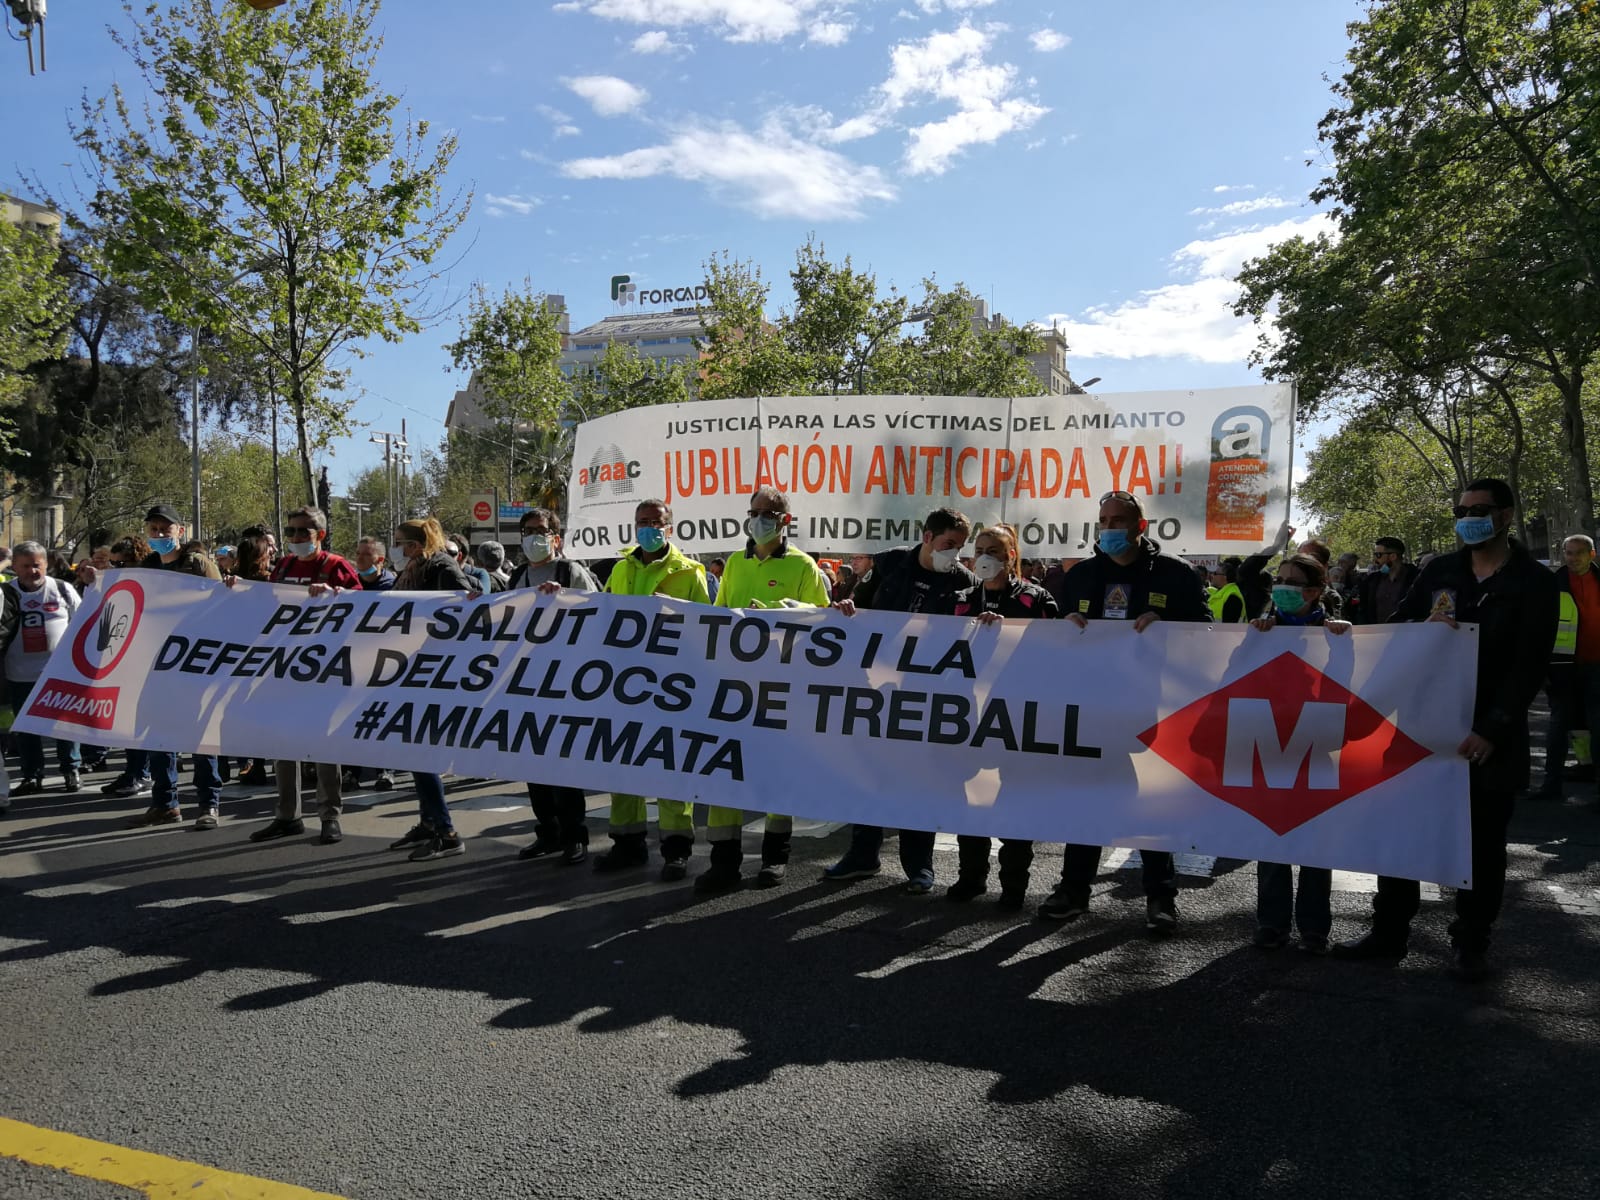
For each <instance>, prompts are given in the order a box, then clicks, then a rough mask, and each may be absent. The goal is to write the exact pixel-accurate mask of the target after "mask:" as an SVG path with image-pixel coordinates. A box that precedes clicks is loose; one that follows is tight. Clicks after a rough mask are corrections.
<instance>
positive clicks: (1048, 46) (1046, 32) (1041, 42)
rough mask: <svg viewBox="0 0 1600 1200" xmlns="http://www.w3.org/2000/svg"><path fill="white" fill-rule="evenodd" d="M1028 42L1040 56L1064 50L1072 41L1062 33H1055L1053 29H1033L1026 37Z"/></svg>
mask: <svg viewBox="0 0 1600 1200" xmlns="http://www.w3.org/2000/svg"><path fill="white" fill-rule="evenodd" d="M1028 40H1029V41H1030V42H1032V43H1033V48H1034V49H1035V50H1037V51H1039V53H1041V54H1050V53H1052V52H1054V51H1056V50H1065V49H1066V48H1067V44H1068V43H1069V42H1071V41H1072V39H1071V38H1069V37H1068V36H1067V35H1066V34H1064V33H1057V32H1056V31H1055V30H1054V29H1035V30H1034V31H1033V32H1032V33H1030V34H1029V35H1028Z"/></svg>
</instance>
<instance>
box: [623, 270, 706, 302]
mask: <svg viewBox="0 0 1600 1200" xmlns="http://www.w3.org/2000/svg"><path fill="white" fill-rule="evenodd" d="M710 298H711V293H710V292H708V291H707V290H706V285H705V284H703V283H697V284H694V285H693V286H691V287H666V288H642V287H640V286H639V285H638V284H636V283H634V282H633V276H631V275H613V276H612V277H611V299H612V300H614V301H616V302H617V303H618V304H621V305H624V306H626V305H629V304H636V305H639V306H640V307H643V306H645V305H647V304H698V303H699V302H700V301H702V300H709V299H710Z"/></svg>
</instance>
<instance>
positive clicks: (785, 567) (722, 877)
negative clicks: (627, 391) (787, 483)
mask: <svg viewBox="0 0 1600 1200" xmlns="http://www.w3.org/2000/svg"><path fill="white" fill-rule="evenodd" d="M791 520H793V517H792V516H791V514H790V512H789V498H788V497H787V496H785V495H784V494H783V493H782V492H780V491H779V490H778V489H777V488H775V487H770V486H767V487H759V488H757V489H756V490H755V494H754V495H752V496H751V497H750V514H749V518H748V519H747V520H746V521H745V526H744V527H745V533H746V534H747V535H748V536H749V539H750V540H749V541H748V542H746V543H745V548H744V553H743V554H737V555H733V556H731V557H730V558H729V559H728V565H727V566H726V567H725V568H724V569H723V572H722V586H721V587H720V588H719V589H718V591H717V607H718V608H799V607H808V606H809V607H813V608H827V607H828V606H829V605H830V604H831V603H832V599H831V596H830V594H829V588H828V581H827V579H826V578H824V576H823V574H822V572H821V570H819V569H818V567H817V564H816V562H815V560H813V559H812V557H811V556H810V555H809V554H807V553H806V552H805V551H804V550H797V549H796V548H795V547H793V546H791V545H790V544H789V539H788V537H787V536H786V534H787V532H788V528H789V523H790V521H791ZM793 830H794V818H793V817H786V816H780V815H779V814H777V813H768V814H767V828H766V833H765V834H764V835H763V836H762V839H761V872H760V874H758V875H757V876H756V883H757V884H758V885H759V886H761V887H777V886H778V885H779V884H780V883H782V882H783V877H784V876H785V875H786V874H787V873H788V870H789V836H790V834H791V833H792V832H793ZM743 833H744V810H743V809H738V808H722V807H720V806H718V805H712V806H711V811H710V812H709V814H708V815H707V817H706V838H707V840H708V841H710V843H711V866H710V867H709V868H708V869H707V870H706V872H705V873H704V874H703V875H701V876H700V877H699V878H698V879H696V880H695V881H694V887H695V891H697V892H726V891H729V890H731V889H733V888H736V887H738V886H740V884H742V883H743V882H744V878H743V876H741V875H740V874H739V864H740V863H741V862H743V861H744V846H743V845H742V838H743Z"/></svg>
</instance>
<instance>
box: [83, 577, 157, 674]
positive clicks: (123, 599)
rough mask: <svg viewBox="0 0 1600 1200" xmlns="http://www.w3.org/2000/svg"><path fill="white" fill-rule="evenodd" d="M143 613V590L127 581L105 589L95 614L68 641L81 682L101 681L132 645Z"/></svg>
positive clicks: (114, 667)
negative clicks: (70, 644) (83, 680)
mask: <svg viewBox="0 0 1600 1200" xmlns="http://www.w3.org/2000/svg"><path fill="white" fill-rule="evenodd" d="M143 614H144V589H143V588H142V587H140V586H139V585H138V584H137V583H136V582H134V581H133V580H131V579H125V580H123V581H122V582H120V583H114V584H112V585H111V586H110V587H109V588H107V589H106V594H105V595H104V596H103V597H102V598H101V600H100V608H99V610H98V611H97V612H95V613H94V614H93V615H91V616H90V617H89V619H88V620H86V621H84V623H83V626H82V628H80V629H79V630H78V633H77V636H76V637H74V638H73V639H72V665H73V666H75V667H77V668H78V672H79V674H81V675H82V676H83V677H84V678H85V679H104V678H105V677H106V676H107V675H109V674H111V672H112V671H114V670H116V669H117V664H118V663H120V662H121V661H122V656H123V655H124V654H126V653H127V652H128V647H129V646H131V645H132V644H133V635H134V634H135V633H136V632H138V629H139V618H140V617H141V616H142V615H143Z"/></svg>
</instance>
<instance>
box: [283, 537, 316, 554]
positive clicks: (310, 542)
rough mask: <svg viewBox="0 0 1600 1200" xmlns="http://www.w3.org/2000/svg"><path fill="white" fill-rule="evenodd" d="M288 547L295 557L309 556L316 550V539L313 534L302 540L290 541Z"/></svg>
mask: <svg viewBox="0 0 1600 1200" xmlns="http://www.w3.org/2000/svg"><path fill="white" fill-rule="evenodd" d="M289 549H291V550H293V551H294V553H295V557H296V558H310V557H311V556H312V555H313V554H315V553H316V552H317V539H316V536H315V535H313V536H311V537H309V538H307V539H306V540H305V541H303V542H290V543H289Z"/></svg>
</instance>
